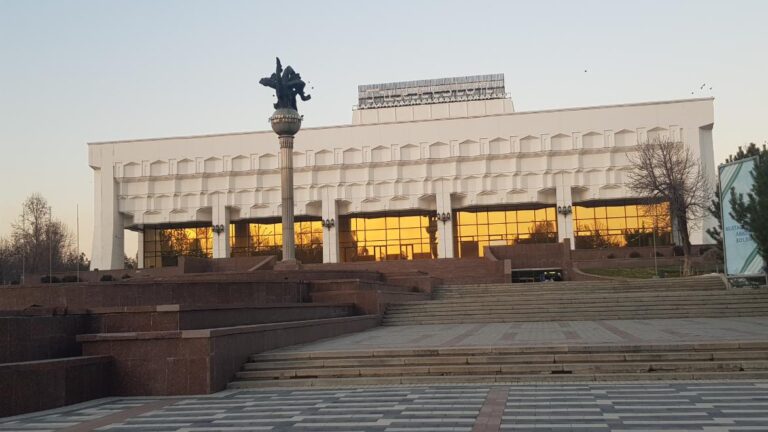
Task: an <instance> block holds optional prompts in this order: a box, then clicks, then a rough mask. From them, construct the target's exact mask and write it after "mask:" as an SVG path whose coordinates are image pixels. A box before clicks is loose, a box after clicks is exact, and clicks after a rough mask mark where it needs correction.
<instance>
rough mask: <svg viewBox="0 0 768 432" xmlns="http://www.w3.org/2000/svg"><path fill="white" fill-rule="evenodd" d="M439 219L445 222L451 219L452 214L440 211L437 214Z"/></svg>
mask: <svg viewBox="0 0 768 432" xmlns="http://www.w3.org/2000/svg"><path fill="white" fill-rule="evenodd" d="M437 220H439V221H440V222H443V223H445V222H448V221H449V220H451V214H450V213H438V214H437Z"/></svg>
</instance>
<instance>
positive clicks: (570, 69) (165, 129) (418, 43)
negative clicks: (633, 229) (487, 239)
mask: <svg viewBox="0 0 768 432" xmlns="http://www.w3.org/2000/svg"><path fill="white" fill-rule="evenodd" d="M766 18H768V1H757V0H756V1H734V0H731V1H717V2H715V1H701V0H699V1H670V0H666V1H643V2H638V1H608V0H605V1H584V0H581V1H536V2H531V1H527V2H513V1H499V2H483V1H462V2H458V1H434V2H428V1H392V0H388V1H380V2H368V1H361V0H357V1H330V0H327V1H306V2H305V1H299V0H292V1H192V0H183V1H182V0H179V1H163V0H129V1H127V0H126V1H118V0H111V1H102V0H98V1H96V0H94V1H84V0H83V1H65V0H55V1H37V0H18V1H10V0H0V150H1V151H0V235H6V234H7V233H8V232H9V231H10V223H11V222H12V221H13V220H14V219H15V218H16V217H17V216H18V215H19V213H20V211H21V202H22V201H23V200H24V198H25V197H26V196H28V195H29V194H31V193H33V192H40V193H42V194H43V195H44V196H45V197H46V198H47V199H48V200H49V201H50V203H51V204H52V205H53V211H54V216H56V217H60V218H62V219H63V220H64V221H65V222H66V223H67V224H69V225H70V227H72V228H73V229H74V227H75V208H76V205H77V204H79V205H80V230H81V245H82V247H83V250H85V251H86V253H88V254H90V250H91V236H92V219H93V217H92V211H93V182H92V178H91V170H90V168H88V160H87V148H86V143H87V142H93V141H105V140H117V139H131V138H146V137H162V136H176V135H191V134H203V133H217V132H235V131H250V130H262V129H267V128H268V124H267V120H266V119H267V117H268V116H269V115H270V114H271V112H272V109H271V102H272V96H271V93H270V91H269V89H266V88H264V87H262V86H260V85H259V84H258V79H259V78H260V77H262V76H264V75H267V74H268V73H270V72H271V71H272V70H273V69H274V57H275V56H276V55H279V56H280V57H281V58H282V60H283V62H284V64H290V65H292V66H294V67H295V68H296V69H297V70H298V71H299V72H300V73H301V74H302V77H303V78H304V79H305V80H308V81H309V82H310V84H309V86H310V87H314V88H313V89H311V90H309V93H311V94H312V101H311V102H310V103H306V104H303V105H302V107H301V109H302V113H303V114H304V115H305V123H304V124H305V126H321V125H331V124H344V123H349V122H350V119H351V108H352V105H353V104H354V103H355V98H356V94H357V93H356V92H357V85H358V84H367V83H376V82H388V81H400V80H413V79H426V78H439V77H447V76H457V75H474V74H485V73H504V74H505V75H506V86H507V91H508V92H509V93H511V96H512V99H513V101H514V103H515V108H516V110H517V111H527V110H534V109H547V108H564V107H569V106H586V105H598V104H611V103H624V102H640V101H652V100H667V99H681V98H689V97H702V96H710V95H711V96H714V97H715V98H716V99H715V128H714V139H715V157H716V160H717V161H721V160H722V159H724V158H725V157H726V156H727V155H728V154H730V153H732V152H734V151H735V149H736V148H737V146H739V145H743V144H746V143H748V142H750V141H756V142H758V143H762V142H764V141H765V140H767V139H768V108H767V107H766V106H767V105H768V54H766V53H768V25H766ZM585 70H586V72H585ZM702 84H706V85H705V87H704V89H703V90H700V86H701V85H702ZM710 86H711V87H712V90H709V87H710ZM691 92H693V94H691ZM135 247H136V246H135V240H134V241H133V242H131V241H129V242H128V249H129V253H131V254H132V253H135Z"/></svg>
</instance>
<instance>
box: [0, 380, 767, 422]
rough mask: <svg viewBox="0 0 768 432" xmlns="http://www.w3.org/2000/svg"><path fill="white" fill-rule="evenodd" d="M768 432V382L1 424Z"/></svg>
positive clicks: (110, 411) (426, 397)
mask: <svg viewBox="0 0 768 432" xmlns="http://www.w3.org/2000/svg"><path fill="white" fill-rule="evenodd" d="M86 430H102V431H115V432H117V431H179V432H181V431H189V432H191V431H201V432H202V431H276V432H277V431H289V430H290V431H308V432H316V431H329V432H333V431H348V432H349V431H377V432H388V431H391V432H395V431H402V432H406V431H435V432H439V431H468V432H478V431H499V430H514V431H526V430H530V431H702V432H716V431H734V432H735V431H768V381H759V382H738V381H737V382H727V383H726V382H675V383H658V382H654V383H616V384H528V385H512V386H477V385H467V386H458V385H453V386H428V387H417V386H414V387H405V386H402V387H377V388H359V389H325V390H264V391H225V392H221V393H218V394H214V395H210V396H198V397H184V398H106V399H100V400H96V401H91V402H88V403H84V404H80V405H76V406H70V407H65V408H61V409H57V410H51V411H46V412H41V413H34V414H30V415H24V416H19V417H15V418H9V419H0V431H4V432H8V431H86Z"/></svg>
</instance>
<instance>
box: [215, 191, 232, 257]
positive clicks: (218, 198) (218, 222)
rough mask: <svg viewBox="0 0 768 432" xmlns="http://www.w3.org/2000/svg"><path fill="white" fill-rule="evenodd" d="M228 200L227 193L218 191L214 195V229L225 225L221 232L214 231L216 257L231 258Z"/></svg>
mask: <svg viewBox="0 0 768 432" xmlns="http://www.w3.org/2000/svg"><path fill="white" fill-rule="evenodd" d="M226 201H227V200H226V197H225V195H224V194H220V193H218V194H216V195H215V196H214V202H213V203H212V208H211V210H212V212H213V220H212V224H213V226H214V229H215V227H217V226H221V227H223V230H222V231H221V232H218V233H217V232H216V231H214V232H213V257H214V258H229V253H230V248H229V207H227V202H226Z"/></svg>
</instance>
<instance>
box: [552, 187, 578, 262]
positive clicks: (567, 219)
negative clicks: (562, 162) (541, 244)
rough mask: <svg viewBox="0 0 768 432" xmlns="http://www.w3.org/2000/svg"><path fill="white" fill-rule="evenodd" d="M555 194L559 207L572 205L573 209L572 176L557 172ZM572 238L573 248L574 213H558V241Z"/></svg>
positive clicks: (574, 244)
mask: <svg viewBox="0 0 768 432" xmlns="http://www.w3.org/2000/svg"><path fill="white" fill-rule="evenodd" d="M555 183H556V188H555V196H556V202H557V206H558V207H568V206H571V209H573V198H572V197H571V183H570V177H568V178H567V177H566V176H565V175H564V174H562V173H561V174H557V175H556V177H555ZM566 238H568V239H571V241H570V245H571V249H574V248H575V246H576V239H575V238H574V237H573V213H569V214H566V215H563V214H560V213H559V212H558V213H557V241H559V242H562V241H563V239H566Z"/></svg>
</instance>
